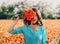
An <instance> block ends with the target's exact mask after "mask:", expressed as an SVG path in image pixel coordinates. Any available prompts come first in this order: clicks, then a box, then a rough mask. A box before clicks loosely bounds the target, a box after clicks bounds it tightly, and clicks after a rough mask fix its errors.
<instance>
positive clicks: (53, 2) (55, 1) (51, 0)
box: [0, 0, 60, 9]
mask: <svg viewBox="0 0 60 44" xmlns="http://www.w3.org/2000/svg"><path fill="white" fill-rule="evenodd" d="M21 1H24V0H0V6H1V5H2V3H3V2H5V3H7V5H8V4H15V3H18V2H21ZM39 1H43V2H46V3H47V4H50V6H51V7H52V8H53V9H54V8H55V7H56V6H57V5H59V4H60V0H27V2H28V3H30V4H31V3H32V2H34V3H33V4H36V3H38V2H39Z"/></svg>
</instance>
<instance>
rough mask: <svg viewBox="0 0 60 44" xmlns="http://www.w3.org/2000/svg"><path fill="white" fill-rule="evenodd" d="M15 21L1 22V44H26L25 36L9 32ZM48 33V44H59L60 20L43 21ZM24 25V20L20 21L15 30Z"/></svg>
mask: <svg viewBox="0 0 60 44" xmlns="http://www.w3.org/2000/svg"><path fill="white" fill-rule="evenodd" d="M12 22H13V20H0V44H24V36H23V34H11V33H8V32H7V30H8V28H9V26H10V25H11V23H12ZM42 22H43V26H44V28H45V31H46V35H47V40H46V44H58V42H59V40H60V20H57V19H56V20H50V19H46V20H45V19H44V20H42ZM22 25H24V24H23V22H22V20H19V21H18V23H17V24H16V25H15V26H14V28H16V27H18V26H22Z"/></svg>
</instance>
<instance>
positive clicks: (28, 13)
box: [23, 8, 36, 21]
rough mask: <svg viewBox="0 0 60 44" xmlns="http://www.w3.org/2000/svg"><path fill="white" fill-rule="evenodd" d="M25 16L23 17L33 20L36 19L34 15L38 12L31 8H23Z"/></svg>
mask: <svg viewBox="0 0 60 44" xmlns="http://www.w3.org/2000/svg"><path fill="white" fill-rule="evenodd" d="M23 13H24V16H23V18H26V19H27V20H29V21H32V20H33V19H34V16H35V15H36V12H34V11H33V10H32V8H30V9H29V10H23Z"/></svg>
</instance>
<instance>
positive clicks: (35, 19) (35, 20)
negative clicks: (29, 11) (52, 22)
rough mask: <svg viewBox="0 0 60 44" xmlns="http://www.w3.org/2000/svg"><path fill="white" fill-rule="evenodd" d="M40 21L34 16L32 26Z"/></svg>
mask: <svg viewBox="0 0 60 44" xmlns="http://www.w3.org/2000/svg"><path fill="white" fill-rule="evenodd" d="M37 21H38V18H37V15H35V16H34V19H33V21H31V24H35V23H36V22H37Z"/></svg>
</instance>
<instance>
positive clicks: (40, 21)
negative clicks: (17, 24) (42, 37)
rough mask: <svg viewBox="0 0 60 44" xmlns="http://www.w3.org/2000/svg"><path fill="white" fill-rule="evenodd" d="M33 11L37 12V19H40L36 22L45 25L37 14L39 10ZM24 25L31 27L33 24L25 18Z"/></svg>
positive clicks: (34, 9)
mask: <svg viewBox="0 0 60 44" xmlns="http://www.w3.org/2000/svg"><path fill="white" fill-rule="evenodd" d="M32 10H33V11H34V12H36V15H37V18H38V21H37V22H36V24H37V25H40V26H42V25H43V23H42V20H41V17H40V16H39V14H38V13H37V9H36V8H32ZM24 24H25V25H30V24H31V22H30V21H28V20H27V19H26V18H25V19H24Z"/></svg>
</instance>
